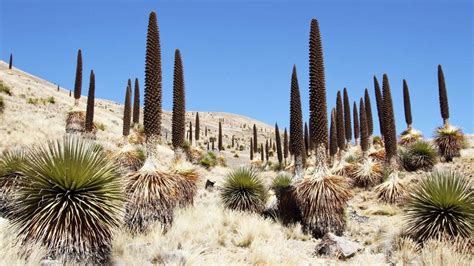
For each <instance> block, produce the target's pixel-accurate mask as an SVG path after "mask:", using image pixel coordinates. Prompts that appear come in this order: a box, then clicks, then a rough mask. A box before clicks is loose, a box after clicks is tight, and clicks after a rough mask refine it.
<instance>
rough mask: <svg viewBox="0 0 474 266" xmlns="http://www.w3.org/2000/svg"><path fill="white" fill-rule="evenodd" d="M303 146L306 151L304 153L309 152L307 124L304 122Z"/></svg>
mask: <svg viewBox="0 0 474 266" xmlns="http://www.w3.org/2000/svg"><path fill="white" fill-rule="evenodd" d="M304 148H305V151H306V155H308V154H309V132H308V124H307V123H306V122H304Z"/></svg>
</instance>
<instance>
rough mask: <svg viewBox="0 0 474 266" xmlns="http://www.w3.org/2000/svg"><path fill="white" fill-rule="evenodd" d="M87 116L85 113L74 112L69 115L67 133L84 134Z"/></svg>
mask: <svg viewBox="0 0 474 266" xmlns="http://www.w3.org/2000/svg"><path fill="white" fill-rule="evenodd" d="M85 119H86V114H85V112H84V111H79V110H72V111H70V112H69V113H68V114H67V118H66V133H83V132H84V127H85Z"/></svg>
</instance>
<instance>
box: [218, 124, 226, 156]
mask: <svg viewBox="0 0 474 266" xmlns="http://www.w3.org/2000/svg"><path fill="white" fill-rule="evenodd" d="M217 148H218V149H219V151H223V150H224V145H223V144H222V123H221V122H219V135H218V139H217Z"/></svg>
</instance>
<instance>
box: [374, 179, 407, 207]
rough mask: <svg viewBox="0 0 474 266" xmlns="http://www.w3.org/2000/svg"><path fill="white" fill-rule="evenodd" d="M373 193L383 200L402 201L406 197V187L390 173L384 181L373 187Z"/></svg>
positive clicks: (388, 201) (390, 201) (387, 201)
mask: <svg viewBox="0 0 474 266" xmlns="http://www.w3.org/2000/svg"><path fill="white" fill-rule="evenodd" d="M375 193H376V195H377V198H378V199H379V200H381V201H383V202H386V203H402V202H403V201H404V200H405V198H406V194H407V188H406V185H405V184H404V183H403V181H402V180H401V179H400V178H398V177H396V176H394V175H393V174H390V177H389V178H388V179H387V180H386V181H385V182H383V183H382V184H380V185H378V186H376V187H375Z"/></svg>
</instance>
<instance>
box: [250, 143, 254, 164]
mask: <svg viewBox="0 0 474 266" xmlns="http://www.w3.org/2000/svg"><path fill="white" fill-rule="evenodd" d="M252 160H253V139H252V138H250V161H252Z"/></svg>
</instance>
